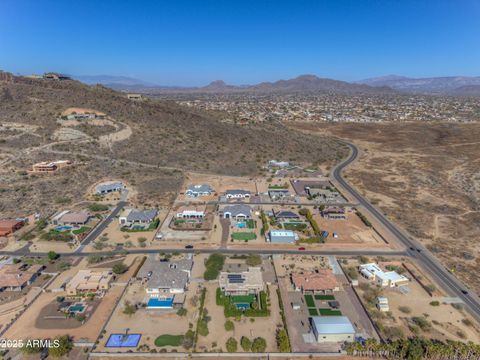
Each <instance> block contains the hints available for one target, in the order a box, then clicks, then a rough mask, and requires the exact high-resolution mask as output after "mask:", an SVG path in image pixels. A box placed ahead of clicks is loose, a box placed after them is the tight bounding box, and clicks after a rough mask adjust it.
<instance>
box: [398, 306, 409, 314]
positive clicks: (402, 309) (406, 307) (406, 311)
mask: <svg viewBox="0 0 480 360" xmlns="http://www.w3.org/2000/svg"><path fill="white" fill-rule="evenodd" d="M398 310H400V311H401V312H402V313H404V314H410V313H411V312H412V309H411V308H409V307H408V306H399V307H398Z"/></svg>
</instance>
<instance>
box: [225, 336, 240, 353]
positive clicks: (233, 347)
mask: <svg viewBox="0 0 480 360" xmlns="http://www.w3.org/2000/svg"><path fill="white" fill-rule="evenodd" d="M225 345H226V347H227V351H228V352H231V353H232V352H236V351H237V348H238V342H237V340H235V338H233V337H231V338H228V340H227V343H226V344H225Z"/></svg>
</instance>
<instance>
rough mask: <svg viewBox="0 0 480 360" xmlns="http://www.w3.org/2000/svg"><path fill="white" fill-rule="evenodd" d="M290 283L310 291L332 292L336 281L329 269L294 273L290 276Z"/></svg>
mask: <svg viewBox="0 0 480 360" xmlns="http://www.w3.org/2000/svg"><path fill="white" fill-rule="evenodd" d="M292 282H293V283H294V284H295V287H297V288H301V289H303V290H310V291H322V290H332V289H335V288H336V287H337V280H336V279H335V275H333V272H332V271H331V270H330V269H318V270H317V272H310V271H306V272H303V273H294V274H292Z"/></svg>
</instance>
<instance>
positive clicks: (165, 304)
mask: <svg viewBox="0 0 480 360" xmlns="http://www.w3.org/2000/svg"><path fill="white" fill-rule="evenodd" d="M172 307H173V298H170V299H162V300H159V299H157V298H150V299H148V303H147V309H168V308H172Z"/></svg>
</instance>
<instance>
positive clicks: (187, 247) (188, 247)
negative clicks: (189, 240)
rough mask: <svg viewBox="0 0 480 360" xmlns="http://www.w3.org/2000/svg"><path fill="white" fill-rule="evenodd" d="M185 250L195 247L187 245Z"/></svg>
mask: <svg viewBox="0 0 480 360" xmlns="http://www.w3.org/2000/svg"><path fill="white" fill-rule="evenodd" d="M185 249H193V245H186V246H185Z"/></svg>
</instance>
